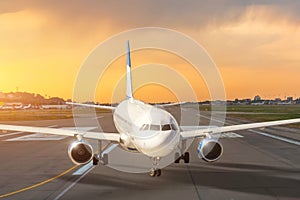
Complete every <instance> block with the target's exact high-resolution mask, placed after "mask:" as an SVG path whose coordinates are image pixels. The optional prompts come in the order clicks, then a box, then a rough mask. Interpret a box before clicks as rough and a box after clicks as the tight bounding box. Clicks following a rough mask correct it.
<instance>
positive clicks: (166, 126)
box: [140, 124, 177, 131]
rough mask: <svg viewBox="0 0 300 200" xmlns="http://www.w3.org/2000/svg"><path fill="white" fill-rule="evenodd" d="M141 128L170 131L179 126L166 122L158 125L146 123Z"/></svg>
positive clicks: (144, 129)
mask: <svg viewBox="0 0 300 200" xmlns="http://www.w3.org/2000/svg"><path fill="white" fill-rule="evenodd" d="M140 130H143V131H146V130H151V131H160V130H161V131H169V130H177V127H176V125H175V124H164V125H161V126H160V125H157V124H144V125H143V126H142V127H141V128H140Z"/></svg>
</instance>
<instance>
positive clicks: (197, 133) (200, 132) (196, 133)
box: [180, 118, 300, 139]
mask: <svg viewBox="0 0 300 200" xmlns="http://www.w3.org/2000/svg"><path fill="white" fill-rule="evenodd" d="M293 123H300V119H299V118H298V119H288V120H278V121H270V122H258V123H250V124H238V125H231V126H222V127H208V128H198V129H195V130H186V131H184V130H182V131H181V132H180V134H181V136H182V138H184V139H187V138H195V137H205V136H207V134H209V135H211V136H213V135H214V134H217V133H225V132H229V131H239V130H246V129H253V128H263V127H268V126H278V125H284V124H293Z"/></svg>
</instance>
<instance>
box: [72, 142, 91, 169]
mask: <svg viewBox="0 0 300 200" xmlns="http://www.w3.org/2000/svg"><path fill="white" fill-rule="evenodd" d="M68 155H69V157H70V159H71V160H72V162H73V163H74V164H76V165H83V164H86V163H88V162H89V161H90V160H92V158H93V155H94V153H93V147H92V146H91V145H90V144H89V143H88V142H86V141H75V142H73V143H72V144H70V146H69V148H68Z"/></svg>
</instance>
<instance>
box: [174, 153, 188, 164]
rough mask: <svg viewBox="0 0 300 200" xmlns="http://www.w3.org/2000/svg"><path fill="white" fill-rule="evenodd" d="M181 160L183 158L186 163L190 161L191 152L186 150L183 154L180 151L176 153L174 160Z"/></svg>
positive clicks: (177, 161)
mask: <svg viewBox="0 0 300 200" xmlns="http://www.w3.org/2000/svg"><path fill="white" fill-rule="evenodd" d="M180 160H183V161H184V163H190V153H189V152H185V153H184V154H182V155H181V156H180V155H179V153H176V154H175V161H174V163H179V162H180Z"/></svg>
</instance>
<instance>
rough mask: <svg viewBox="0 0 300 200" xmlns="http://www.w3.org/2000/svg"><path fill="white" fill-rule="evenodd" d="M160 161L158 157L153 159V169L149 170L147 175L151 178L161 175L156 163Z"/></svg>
mask: <svg viewBox="0 0 300 200" xmlns="http://www.w3.org/2000/svg"><path fill="white" fill-rule="evenodd" d="M159 160H160V157H153V158H152V161H153V164H152V165H153V168H152V169H151V170H150V172H149V175H150V176H151V177H155V176H160V175H161V169H159V168H158V165H159V164H158V162H159Z"/></svg>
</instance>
